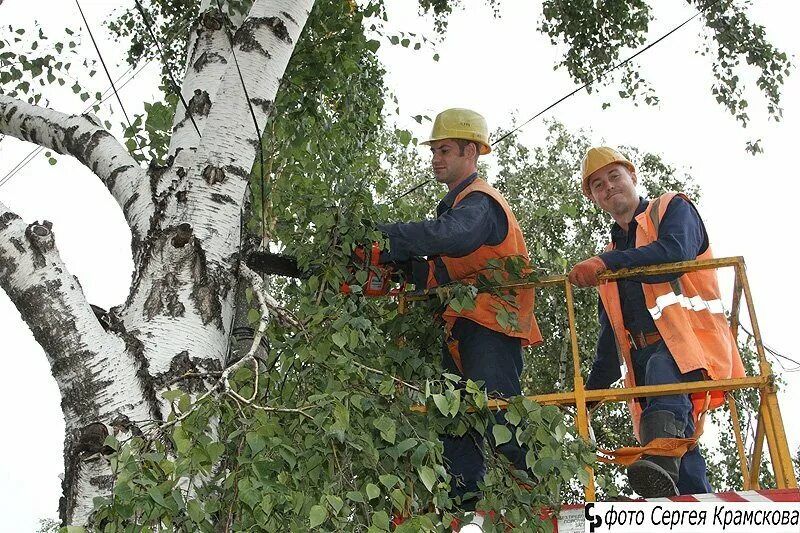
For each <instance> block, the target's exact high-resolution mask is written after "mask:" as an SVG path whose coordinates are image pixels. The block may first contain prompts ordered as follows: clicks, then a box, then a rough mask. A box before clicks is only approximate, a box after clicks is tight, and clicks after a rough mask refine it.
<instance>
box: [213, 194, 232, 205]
mask: <svg viewBox="0 0 800 533" xmlns="http://www.w3.org/2000/svg"><path fill="white" fill-rule="evenodd" d="M211 201H212V202H215V203H218V204H234V203H236V201H235V200H234V199H233V198H231V197H230V196H228V195H227V194H219V193H215V192H212V193H211Z"/></svg>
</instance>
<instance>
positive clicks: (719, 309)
mask: <svg viewBox="0 0 800 533" xmlns="http://www.w3.org/2000/svg"><path fill="white" fill-rule="evenodd" d="M677 303H679V304H681V307H683V308H685V309H690V310H692V311H697V312H700V311H708V312H710V313H713V314H722V315H724V314H725V306H724V305H723V304H722V300H720V299H719V298H715V299H713V300H703V299H702V298H701V297H700V296H692V297H691V298H687V297H686V296H684V295H683V294H675V293H674V292H668V293H667V294H662V295H661V296H658V297H656V305H655V306H654V307H650V308H649V309H648V311H650V316H652V317H653V320H658V319H659V318H661V315H662V314H663V313H662V311H663V310H664V309H665V308H666V307H667V306H670V305H674V304H677Z"/></svg>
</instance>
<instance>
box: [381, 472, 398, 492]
mask: <svg viewBox="0 0 800 533" xmlns="http://www.w3.org/2000/svg"><path fill="white" fill-rule="evenodd" d="M378 480H379V481H380V482H381V485H383V486H384V487H386V488H387V489H391V488H392V487H394V486H395V485H397V484H398V483H399V482H400V478H399V477H397V476H395V475H394V474H381V475H380V476H378Z"/></svg>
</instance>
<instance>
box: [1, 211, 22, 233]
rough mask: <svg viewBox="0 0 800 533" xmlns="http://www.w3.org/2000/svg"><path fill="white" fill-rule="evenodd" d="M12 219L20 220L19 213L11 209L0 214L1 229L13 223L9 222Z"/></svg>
mask: <svg viewBox="0 0 800 533" xmlns="http://www.w3.org/2000/svg"><path fill="white" fill-rule="evenodd" d="M12 220H19V215H17V214H16V213H12V212H11V211H6V212H5V213H3V214H2V215H0V231H3V230H4V229H6V228H7V227H8V226H10V225H11V224H9V222H11V221H12Z"/></svg>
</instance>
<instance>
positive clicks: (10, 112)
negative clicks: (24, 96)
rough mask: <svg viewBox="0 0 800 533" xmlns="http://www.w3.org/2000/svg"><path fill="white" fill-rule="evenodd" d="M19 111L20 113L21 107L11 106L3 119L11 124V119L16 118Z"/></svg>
mask: <svg viewBox="0 0 800 533" xmlns="http://www.w3.org/2000/svg"><path fill="white" fill-rule="evenodd" d="M17 111H19V107H17V106H16V105H11V106H9V107H8V111H6V113H5V115H4V116H3V118H4V119H5V121H6V122H11V119H12V118H14V115H16V114H17Z"/></svg>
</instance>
